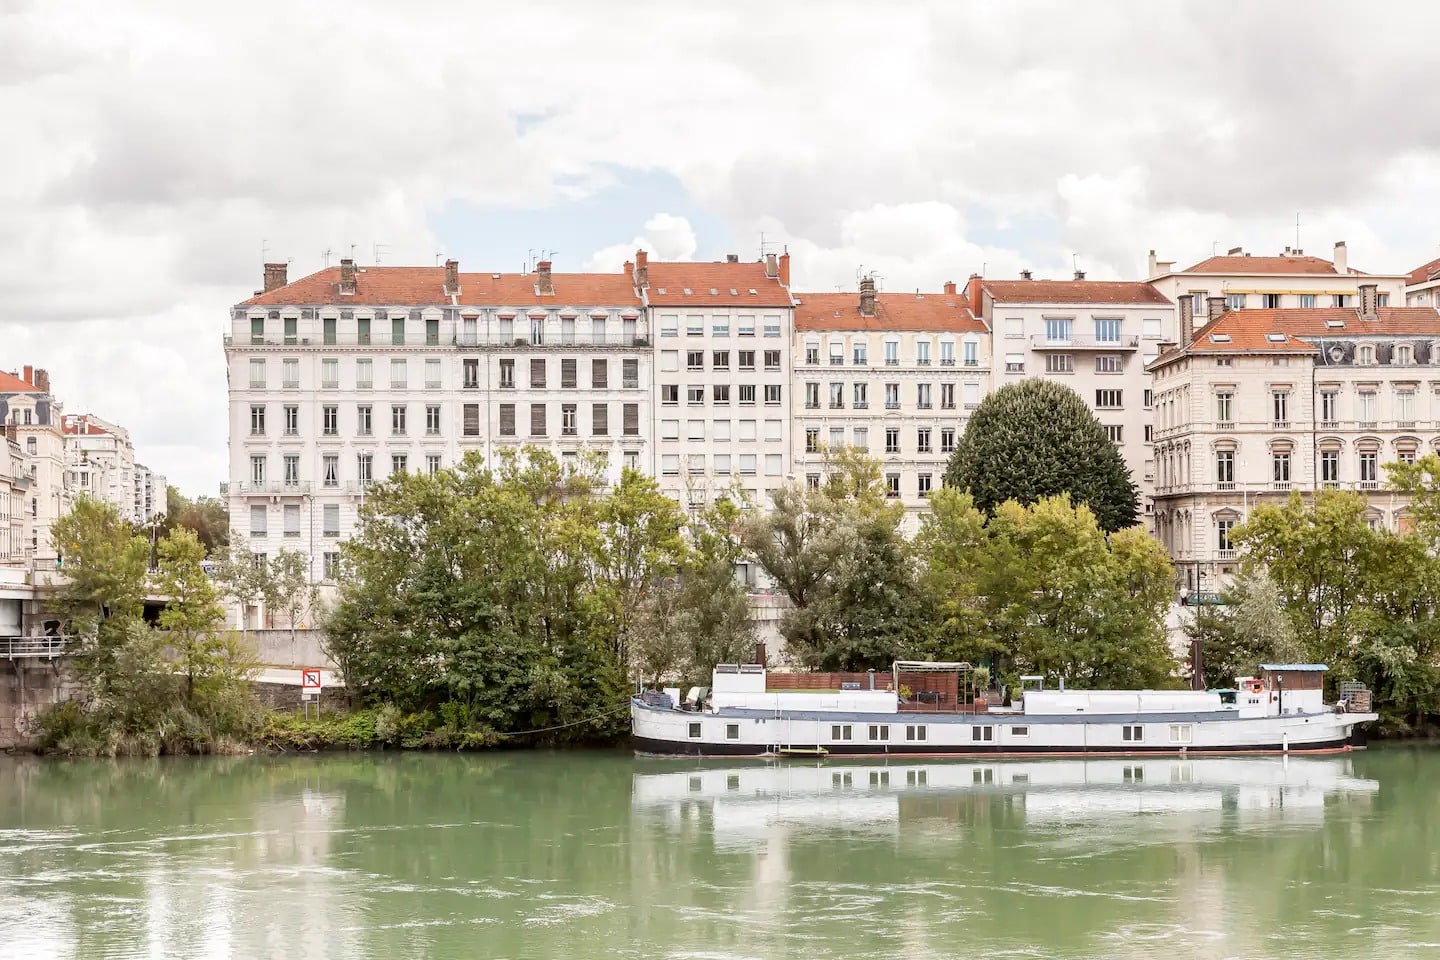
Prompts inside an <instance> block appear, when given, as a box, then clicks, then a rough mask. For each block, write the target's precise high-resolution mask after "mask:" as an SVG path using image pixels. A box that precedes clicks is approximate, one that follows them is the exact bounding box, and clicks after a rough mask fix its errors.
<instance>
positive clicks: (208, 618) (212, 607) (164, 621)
mask: <svg viewBox="0 0 1440 960" xmlns="http://www.w3.org/2000/svg"><path fill="white" fill-rule="evenodd" d="M157 549H158V554H159V570H158V573H157V575H156V578H155V587H156V590H157V591H158V592H159V594H160V595H161V596H163V597H164V598H165V606H164V608H163V609H162V610H161V611H160V618H159V621H160V629H161V630H163V631H165V639H166V642H167V643H168V645H169V647H170V649H171V650H172V651H174V655H175V662H176V663H178V665H179V668H180V672H181V674H182V675H183V676H184V678H185V699H186V701H187V702H188V703H189V705H190V707H191V708H192V709H196V708H203V707H204V706H205V705H206V704H208V703H209V702H210V701H212V700H214V699H216V698H225V699H229V698H228V697H226V694H227V693H228V691H229V689H230V688H233V687H234V686H235V685H236V684H239V683H243V682H244V681H245V680H247V679H249V676H250V673H251V670H250V665H251V658H250V657H246V656H244V654H243V652H242V650H241V648H240V647H238V646H237V645H236V644H235V643H234V642H232V640H231V638H229V637H228V636H225V635H222V629H223V628H224V626H225V610H224V608H222V607H221V606H220V596H221V594H220V591H219V590H218V589H217V588H216V586H215V584H214V583H213V582H212V581H211V579H210V575H209V574H208V573H206V572H205V568H204V567H203V566H202V565H201V561H202V560H204V559H205V547H204V545H203V544H202V543H201V542H200V538H199V537H198V536H196V535H195V532H194V531H192V530H189V529H187V528H184V527H181V528H178V529H176V530H173V531H171V533H170V534H169V536H167V537H165V539H163V540H161V541H160V543H159V545H158V548H157Z"/></svg>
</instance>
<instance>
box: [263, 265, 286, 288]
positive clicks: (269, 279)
mask: <svg viewBox="0 0 1440 960" xmlns="http://www.w3.org/2000/svg"><path fill="white" fill-rule="evenodd" d="M289 271H290V265H289V264H288V263H267V264H265V284H264V292H265V293H269V292H270V291H271V290H279V289H280V288H281V287H283V286H285V284H287V283H289V282H290V281H289V280H287V279H286V274H288V273H289Z"/></svg>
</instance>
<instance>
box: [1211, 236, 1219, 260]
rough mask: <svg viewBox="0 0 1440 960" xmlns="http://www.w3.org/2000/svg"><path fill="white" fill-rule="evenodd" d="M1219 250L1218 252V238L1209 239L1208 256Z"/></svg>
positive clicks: (1215, 253)
mask: <svg viewBox="0 0 1440 960" xmlns="http://www.w3.org/2000/svg"><path fill="white" fill-rule="evenodd" d="M1219 252H1220V241H1219V240H1211V241H1210V256H1212V257H1213V256H1215V255H1217V254H1218V253H1219Z"/></svg>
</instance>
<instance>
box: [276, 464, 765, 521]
mask: <svg viewBox="0 0 1440 960" xmlns="http://www.w3.org/2000/svg"><path fill="white" fill-rule="evenodd" d="M623 456H624V466H625V468H626V469H629V470H638V469H639V468H640V454H639V453H638V452H637V451H634V450H626V451H624V454H623ZM424 464H425V466H424V469H425V472H426V473H427V474H434V473H436V472H437V471H439V470H440V469H441V467H442V466H443V458H442V456H441V455H440V454H438V453H427V454H425V461H424ZM281 470H282V474H281V476H282V481H281V484H280V486H282V487H295V488H298V487H299V486H300V484H301V483H303V482H304V481H302V480H301V478H300V455H299V454H298V453H287V454H285V455H284V456H282V457H281ZM409 470H410V455H409V454H408V453H392V454H390V476H392V477H394V476H400V475H402V474H404V473H407V472H409ZM269 471H270V461H269V458H268V457H267V456H265V455H263V454H255V455H253V456H251V457H250V482H251V483H252V484H254V485H255V486H257V487H264V486H265V485H266V484H267V483H268V482H269ZM752 472H753V471H752ZM355 480H356V482H357V483H359V484H361V485H364V484H369V483H374V482H375V480H376V473H375V454H373V453H357V454H355ZM340 483H341V480H340V455H339V454H337V453H326V454H322V455H321V457H320V484H321V486H322V487H330V488H338V487H339V486H340ZM253 509H254V508H252V516H253ZM327 509H328V508H327Z"/></svg>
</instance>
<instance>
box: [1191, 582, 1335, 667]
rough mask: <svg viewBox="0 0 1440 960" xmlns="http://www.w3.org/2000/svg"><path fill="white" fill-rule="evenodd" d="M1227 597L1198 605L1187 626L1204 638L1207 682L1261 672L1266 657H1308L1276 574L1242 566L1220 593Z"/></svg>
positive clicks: (1293, 659)
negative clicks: (1296, 632) (1275, 578)
mask: <svg viewBox="0 0 1440 960" xmlns="http://www.w3.org/2000/svg"><path fill="white" fill-rule="evenodd" d="M1220 600H1221V603H1220V604H1219V605H1210V606H1202V607H1196V608H1195V611H1194V614H1193V616H1192V618H1191V619H1190V621H1189V622H1188V623H1187V624H1186V625H1185V632H1186V634H1187V635H1188V636H1189V637H1190V638H1191V639H1192V640H1199V641H1201V644H1202V647H1201V662H1202V664H1203V671H1204V682H1205V685H1206V687H1209V688H1215V687H1228V686H1230V685H1231V684H1233V683H1234V682H1235V679H1236V678H1237V677H1253V676H1258V675H1259V669H1260V664H1262V663H1298V662H1304V661H1305V660H1307V659H1308V658H1309V657H1308V654H1307V653H1306V651H1305V648H1304V645H1302V644H1301V643H1300V641H1299V640H1298V639H1297V637H1296V635H1295V625H1294V623H1293V622H1292V621H1291V618H1290V616H1289V615H1288V614H1287V613H1286V610H1285V605H1284V602H1283V600H1282V598H1281V596H1280V590H1279V588H1278V587H1277V586H1276V585H1275V582H1274V581H1273V580H1272V579H1271V578H1270V575H1269V574H1268V573H1267V572H1266V571H1265V570H1264V569H1260V568H1257V567H1254V566H1248V567H1242V568H1241V571H1240V573H1238V574H1237V575H1236V577H1235V579H1234V580H1232V581H1231V582H1230V584H1229V585H1228V586H1226V587H1225V589H1224V590H1222V591H1221V594H1220Z"/></svg>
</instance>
